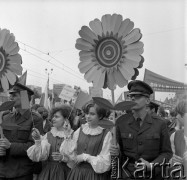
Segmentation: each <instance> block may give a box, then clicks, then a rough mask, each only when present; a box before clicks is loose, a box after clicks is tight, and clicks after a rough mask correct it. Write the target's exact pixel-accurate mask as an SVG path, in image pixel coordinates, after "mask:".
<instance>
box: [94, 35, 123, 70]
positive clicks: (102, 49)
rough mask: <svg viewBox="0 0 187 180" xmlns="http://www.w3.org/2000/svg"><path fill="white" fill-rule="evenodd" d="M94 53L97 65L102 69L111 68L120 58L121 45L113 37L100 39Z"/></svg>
mask: <svg viewBox="0 0 187 180" xmlns="http://www.w3.org/2000/svg"><path fill="white" fill-rule="evenodd" d="M95 51H96V53H95V54H96V58H97V61H98V63H99V64H100V65H102V66H104V67H108V68H110V67H113V66H115V65H116V64H117V63H118V62H119V61H120V59H121V58H122V45H121V43H120V41H119V40H118V39H115V38H114V37H105V38H103V39H101V40H100V41H99V42H98V44H97V45H96V49H95Z"/></svg>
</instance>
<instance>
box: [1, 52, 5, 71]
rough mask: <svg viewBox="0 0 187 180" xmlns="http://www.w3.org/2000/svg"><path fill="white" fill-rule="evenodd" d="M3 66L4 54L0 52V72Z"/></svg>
mask: <svg viewBox="0 0 187 180" xmlns="http://www.w3.org/2000/svg"><path fill="white" fill-rule="evenodd" d="M4 66H5V56H4V54H3V53H2V52H0V72H1V71H2V70H3V69H4Z"/></svg>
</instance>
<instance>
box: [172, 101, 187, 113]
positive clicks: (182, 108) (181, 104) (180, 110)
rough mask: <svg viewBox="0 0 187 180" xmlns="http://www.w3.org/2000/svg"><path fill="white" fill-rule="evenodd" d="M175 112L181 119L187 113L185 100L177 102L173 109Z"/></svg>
mask: <svg viewBox="0 0 187 180" xmlns="http://www.w3.org/2000/svg"><path fill="white" fill-rule="evenodd" d="M175 111H176V113H177V114H180V115H181V116H182V117H183V116H184V114H185V113H187V102H186V100H182V101H179V103H178V104H177V106H176V107H175Z"/></svg>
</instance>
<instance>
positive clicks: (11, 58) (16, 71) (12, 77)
mask: <svg viewBox="0 0 187 180" xmlns="http://www.w3.org/2000/svg"><path fill="white" fill-rule="evenodd" d="M18 51H19V46H18V43H17V42H15V36H14V35H13V34H12V33H10V31H9V30H7V29H2V30H1V29H0V92H2V91H5V92H6V91H7V90H8V89H10V88H11V87H12V86H13V85H14V84H15V82H16V81H17V79H18V78H17V75H22V70H23V68H22V66H21V64H22V58H21V55H20V54H18Z"/></svg>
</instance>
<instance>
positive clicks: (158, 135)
mask: <svg viewBox="0 0 187 180" xmlns="http://www.w3.org/2000/svg"><path fill="white" fill-rule="evenodd" d="M127 87H128V89H129V95H128V96H129V98H130V100H131V101H134V102H135V103H136V105H134V106H133V108H132V113H129V114H124V115H122V116H120V117H119V118H118V119H117V120H116V138H117V142H118V144H117V145H111V148H110V153H111V155H114V156H116V155H118V156H119V159H120V160H121V161H120V164H121V165H120V167H122V168H121V171H120V172H121V173H120V175H119V176H120V178H121V179H124V180H127V179H138V178H141V179H146V178H150V179H158V180H161V179H164V177H162V173H161V167H158V168H155V169H154V168H153V169H152V165H153V164H156V163H157V164H158V165H159V164H161V163H163V162H164V160H165V161H166V162H168V161H169V160H170V158H171V157H172V150H171V144H170V139H169V134H168V131H167V127H166V124H165V123H164V121H163V120H161V119H160V117H159V116H153V115H152V114H150V113H148V112H147V105H149V103H150V95H151V94H152V93H153V90H152V88H151V87H150V86H149V85H148V84H146V83H145V82H143V81H140V80H134V81H131V82H130V83H129V84H128V86H127ZM138 163H142V164H143V165H144V167H146V169H145V168H144V170H141V168H142V166H140V164H138ZM124 164H126V165H125V166H123V165H124ZM124 167H125V168H124ZM127 170H128V171H127ZM153 170H154V171H153ZM145 176H146V177H145Z"/></svg>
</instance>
